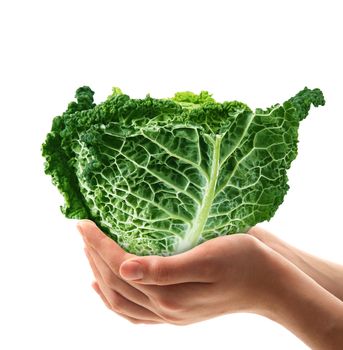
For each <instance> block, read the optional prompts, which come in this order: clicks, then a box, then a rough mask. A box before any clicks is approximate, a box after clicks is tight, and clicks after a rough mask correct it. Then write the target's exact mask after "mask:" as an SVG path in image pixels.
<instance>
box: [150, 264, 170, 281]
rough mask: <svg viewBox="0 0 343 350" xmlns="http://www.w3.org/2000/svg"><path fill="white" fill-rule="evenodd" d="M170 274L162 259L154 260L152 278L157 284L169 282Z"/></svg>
mask: <svg viewBox="0 0 343 350" xmlns="http://www.w3.org/2000/svg"><path fill="white" fill-rule="evenodd" d="M168 275H169V273H168V270H167V269H165V268H164V266H163V263H162V260H161V259H160V258H156V259H154V261H153V263H152V265H151V276H152V279H153V281H154V282H155V283H156V284H162V283H165V282H167V281H168V279H169V277H168Z"/></svg>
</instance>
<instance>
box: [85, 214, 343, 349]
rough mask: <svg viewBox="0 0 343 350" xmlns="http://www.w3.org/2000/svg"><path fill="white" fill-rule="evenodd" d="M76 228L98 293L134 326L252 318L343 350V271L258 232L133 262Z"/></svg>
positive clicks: (91, 231)
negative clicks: (238, 315)
mask: <svg viewBox="0 0 343 350" xmlns="http://www.w3.org/2000/svg"><path fill="white" fill-rule="evenodd" d="M78 228H79V230H80V232H81V234H82V237H83V239H84V242H85V245H86V247H85V252H86V255H87V257H88V260H89V263H90V265H91V268H92V270H93V273H94V276H95V279H96V282H94V283H93V288H94V289H95V291H96V292H97V293H98V294H99V296H100V297H101V299H102V300H103V302H104V303H105V305H106V306H107V307H108V308H109V309H111V310H112V311H114V312H116V313H117V314H119V315H121V316H122V317H124V318H126V319H128V320H129V321H131V322H133V323H149V324H154V323H170V324H175V325H186V324H191V323H194V322H199V321H203V320H206V319H210V318H213V317H216V316H219V315H224V314H229V313H234V312H251V313H256V314H259V315H262V316H265V317H268V318H270V319H272V320H274V321H276V322H278V323H280V324H281V325H283V326H284V327H286V328H287V329H289V330H290V331H291V332H293V333H294V334H295V335H296V336H298V337H299V338H300V339H302V340H303V341H304V342H305V343H306V344H307V345H309V346H310V347H311V348H312V349H326V350H329V349H341V348H342V344H343V301H342V295H343V267H342V266H340V265H336V264H333V263H330V262H327V261H324V260H321V259H319V258H316V257H314V256H311V255H310V254H307V253H305V252H302V251H300V250H298V249H296V248H293V247H291V246H290V245H288V244H286V243H285V242H282V241H281V240H279V239H277V238H276V237H275V236H273V235H272V234H270V233H268V232H266V231H264V230H262V229H260V228H256V227H255V228H253V229H251V230H250V231H249V234H236V235H231V236H223V237H218V238H216V239H212V240H210V241H207V242H205V243H203V244H201V245H199V246H197V247H195V248H193V249H191V250H190V251H187V252H185V253H182V254H179V255H175V256H171V257H159V256H147V257H140V256H135V255H133V254H129V253H127V252H125V251H124V250H123V249H121V248H120V247H119V246H118V245H117V244H116V243H115V242H114V241H113V240H111V239H110V238H108V237H107V236H106V235H105V234H103V233H102V232H101V231H100V230H99V229H98V228H97V227H96V225H95V224H94V223H92V222H91V221H89V220H83V221H81V222H80V223H79V225H78ZM247 257H249V258H247Z"/></svg>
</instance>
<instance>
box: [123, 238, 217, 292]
mask: <svg viewBox="0 0 343 350" xmlns="http://www.w3.org/2000/svg"><path fill="white" fill-rule="evenodd" d="M220 244H221V243H220V238H219V239H214V240H211V241H208V242H205V243H203V244H202V245H200V246H197V247H195V248H193V249H192V250H190V251H188V252H185V253H182V254H178V255H174V256H170V257H160V256H143V257H137V256H135V257H133V258H131V259H128V260H125V261H123V263H122V264H121V266H120V269H119V272H120V275H121V277H122V278H123V279H125V280H128V281H134V282H135V283H137V284H153V285H160V286H163V285H172V284H179V283H187V282H203V283H207V282H211V281H212V280H213V273H214V268H215V264H216V261H217V257H218V254H217V253H216V251H217V250H218V249H219V247H220Z"/></svg>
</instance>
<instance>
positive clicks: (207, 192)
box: [43, 87, 324, 255]
mask: <svg viewBox="0 0 343 350" xmlns="http://www.w3.org/2000/svg"><path fill="white" fill-rule="evenodd" d="M92 96H93V92H92V91H91V90H90V89H89V88H86V87H83V88H80V89H79V90H78V93H77V98H78V103H77V104H76V103H71V104H70V105H69V108H68V110H67V112H65V113H64V114H63V115H62V117H57V118H55V120H54V123H53V128H52V131H51V133H50V134H48V136H47V140H46V143H45V144H44V145H43V154H44V156H45V157H46V159H47V162H46V172H47V173H48V174H51V175H52V177H53V181H54V183H55V184H56V185H57V187H58V188H59V190H60V191H61V192H62V193H63V195H64V197H65V201H66V203H65V207H64V209H63V212H64V214H65V215H66V216H67V217H72V218H90V219H92V220H94V221H95V222H96V223H97V224H98V225H99V226H100V227H101V228H102V229H103V230H104V231H105V232H106V233H107V234H108V235H109V236H111V237H112V238H114V239H115V240H116V241H117V242H118V243H119V244H120V245H121V246H123V247H124V248H125V249H127V250H128V251H130V252H132V253H135V254H139V255H146V254H159V255H171V254H175V253H178V252H181V251H184V250H187V249H190V248H192V247H193V246H195V245H196V244H199V243H200V242H202V241H204V240H207V239H210V238H213V237H216V236H219V235H225V234H230V233H236V232H245V231H246V230H247V229H248V228H249V227H251V226H253V225H255V224H256V223H258V222H261V221H264V220H269V219H270V218H271V217H272V216H273V215H274V213H275V211H276V209H277V208H278V206H279V205H280V204H281V203H282V201H283V198H284V195H285V194H286V192H287V190H288V185H287V174H286V171H287V169H288V168H289V167H290V164H291V162H292V160H293V159H294V158H295V156H296V154H297V142H298V127H299V122H300V121H301V120H302V119H304V118H305V117H306V115H307V114H308V112H309V109H310V106H311V104H313V105H315V106H318V105H324V98H323V95H322V93H321V91H320V90H318V89H314V90H309V89H307V88H305V89H304V90H303V91H301V92H300V93H298V94H297V95H296V96H295V97H293V98H291V99H290V100H288V101H286V102H285V103H284V104H283V105H275V106H273V107H272V108H269V109H267V110H265V111H263V110H261V109H258V110H256V112H255V113H253V112H252V111H251V110H250V109H249V108H248V107H247V106H246V105H245V104H243V103H240V102H236V101H234V102H224V103H222V104H220V103H217V102H215V101H214V99H213V98H212V97H211V96H210V95H209V94H208V93H207V92H202V93H201V94H200V95H195V94H193V93H190V92H186V93H177V94H176V95H175V97H174V98H173V99H171V100H168V99H165V100H156V99H153V98H151V97H149V96H147V97H146V98H145V99H143V100H135V99H130V98H129V97H128V96H126V95H124V94H122V92H121V91H120V89H118V88H115V89H114V90H113V94H112V95H111V96H110V97H109V98H108V99H107V100H106V101H105V102H104V103H102V104H100V105H98V106H95V105H94V104H93V98H92Z"/></svg>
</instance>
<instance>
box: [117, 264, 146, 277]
mask: <svg viewBox="0 0 343 350" xmlns="http://www.w3.org/2000/svg"><path fill="white" fill-rule="evenodd" d="M120 274H121V276H122V277H123V278H124V279H126V280H130V281H133V280H139V279H142V278H143V266H142V265H141V264H140V263H139V262H137V261H128V262H126V263H123V265H122V266H121V268H120Z"/></svg>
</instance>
